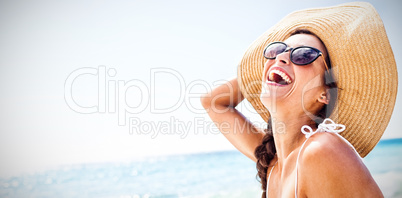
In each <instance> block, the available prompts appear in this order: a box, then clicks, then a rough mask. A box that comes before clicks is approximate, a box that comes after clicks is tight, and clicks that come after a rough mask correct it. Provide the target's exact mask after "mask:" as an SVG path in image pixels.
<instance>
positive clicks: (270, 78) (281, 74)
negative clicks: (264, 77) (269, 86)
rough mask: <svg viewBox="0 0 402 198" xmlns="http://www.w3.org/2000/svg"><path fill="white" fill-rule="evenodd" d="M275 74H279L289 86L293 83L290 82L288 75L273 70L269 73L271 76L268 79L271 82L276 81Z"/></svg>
mask: <svg viewBox="0 0 402 198" xmlns="http://www.w3.org/2000/svg"><path fill="white" fill-rule="evenodd" d="M274 74H278V75H279V76H281V77H282V79H283V80H285V81H286V83H287V84H290V83H292V81H291V80H290V78H289V76H288V75H286V74H285V73H283V72H282V71H279V70H272V71H271V72H270V73H269V76H268V77H269V80H270V81H274Z"/></svg>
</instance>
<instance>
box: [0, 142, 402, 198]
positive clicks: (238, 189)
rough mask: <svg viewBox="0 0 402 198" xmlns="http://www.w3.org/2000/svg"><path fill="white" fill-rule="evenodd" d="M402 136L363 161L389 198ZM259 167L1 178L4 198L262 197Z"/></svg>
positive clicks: (168, 166)
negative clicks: (257, 168)
mask: <svg viewBox="0 0 402 198" xmlns="http://www.w3.org/2000/svg"><path fill="white" fill-rule="evenodd" d="M401 154H402V138H398V139H387V140H381V141H380V142H379V143H378V145H377V146H376V147H375V148H374V150H373V151H372V152H371V153H370V154H369V155H368V156H367V157H365V158H364V159H363V160H364V163H365V164H366V166H367V167H368V169H369V170H370V172H371V174H372V175H373V177H374V179H375V180H376V182H377V183H378V185H379V186H380V188H381V190H382V192H383V194H384V196H385V197H402V163H401V162H402V155H401ZM256 173H257V171H256V168H255V163H254V162H252V161H251V160H249V159H248V158H247V157H245V156H244V155H243V154H241V153H240V152H238V151H217V152H210V153H197V154H184V155H170V156H160V157H149V158H144V159H141V160H135V161H132V162H125V163H121V162H119V163H117V162H116V163H91V164H80V165H71V166H60V167H59V168H56V169H52V170H46V171H42V172H37V173H33V174H24V175H20V176H14V177H8V178H0V197H2V198H6V197H9V198H14V197H32V198H39V197H40V198H46V197H49V198H50V197H60V198H62V197H98V198H108V197H118V198H150V197H158V198H173V197H211V198H212V197H214V198H221V197H260V196H261V192H262V191H261V189H260V184H259V182H258V181H257V179H256Z"/></svg>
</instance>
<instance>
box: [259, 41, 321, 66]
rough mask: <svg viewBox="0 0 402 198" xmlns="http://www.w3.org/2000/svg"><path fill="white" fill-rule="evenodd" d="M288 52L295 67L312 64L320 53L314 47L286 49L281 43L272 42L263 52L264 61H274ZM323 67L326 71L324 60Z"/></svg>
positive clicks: (286, 46)
mask: <svg viewBox="0 0 402 198" xmlns="http://www.w3.org/2000/svg"><path fill="white" fill-rule="evenodd" d="M288 51H290V61H292V63H294V64H296V65H300V66H303V65H308V64H310V63H312V62H314V61H315V60H316V59H317V58H318V57H319V56H321V55H322V52H321V51H320V50H318V49H316V48H314V47H309V46H299V47H295V48H291V47H288V45H286V43H283V42H273V43H270V44H268V46H267V47H266V48H265V50H264V57H265V58H266V59H275V58H276V56H278V55H279V54H281V53H284V52H288ZM324 64H325V67H326V68H327V70H328V66H327V63H326V62H325V60H324Z"/></svg>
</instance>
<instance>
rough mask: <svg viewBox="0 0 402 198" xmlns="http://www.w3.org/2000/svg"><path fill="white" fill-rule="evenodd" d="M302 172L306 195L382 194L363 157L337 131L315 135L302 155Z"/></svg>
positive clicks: (300, 172) (358, 195)
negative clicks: (335, 132)
mask: <svg viewBox="0 0 402 198" xmlns="http://www.w3.org/2000/svg"><path fill="white" fill-rule="evenodd" d="M298 171H299V178H300V184H301V185H303V189H305V191H304V193H306V195H312V194H311V193H313V194H314V195H319V196H325V195H328V193H330V194H331V195H338V196H342V197H345V196H346V197H350V196H351V195H354V196H352V197H367V196H365V195H367V194H369V195H378V196H375V197H381V196H382V194H381V191H380V189H379V188H378V186H377V184H376V183H375V181H374V179H373V178H372V176H371V174H370V172H369V171H368V169H367V167H366V166H365V165H364V163H363V161H362V159H361V158H360V156H358V155H357V153H356V152H355V151H354V150H353V148H352V147H351V146H350V145H349V144H348V143H346V142H345V141H344V140H343V139H341V137H339V136H338V135H337V134H332V133H317V134H315V135H313V136H312V137H311V138H310V139H309V140H308V141H307V143H306V145H305V147H304V150H303V151H302V153H301V155H300V160H299V169H298ZM317 186H320V188H319V189H317ZM339 189H343V190H342V191H340V190H339ZM367 189H370V190H367ZM369 197H371V196H369Z"/></svg>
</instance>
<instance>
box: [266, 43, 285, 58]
mask: <svg viewBox="0 0 402 198" xmlns="http://www.w3.org/2000/svg"><path fill="white" fill-rule="evenodd" d="M285 50H286V45H285V44H283V43H272V44H270V45H268V46H267V48H266V49H265V51H264V57H265V58H268V59H274V58H276V56H277V55H278V54H280V53H282V52H284V51H285Z"/></svg>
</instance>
